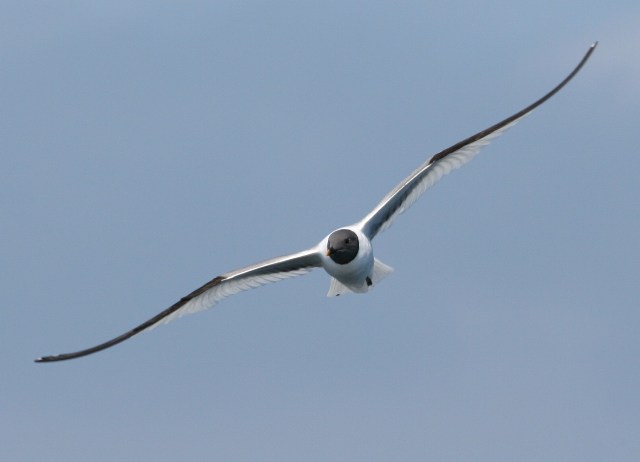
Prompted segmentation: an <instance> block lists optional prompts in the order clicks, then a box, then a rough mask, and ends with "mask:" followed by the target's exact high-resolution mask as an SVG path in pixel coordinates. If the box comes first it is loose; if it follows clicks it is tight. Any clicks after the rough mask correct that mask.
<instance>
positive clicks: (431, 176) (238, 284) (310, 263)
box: [36, 43, 596, 362]
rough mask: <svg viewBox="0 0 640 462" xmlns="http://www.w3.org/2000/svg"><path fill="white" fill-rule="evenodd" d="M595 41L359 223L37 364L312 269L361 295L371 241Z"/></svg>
mask: <svg viewBox="0 0 640 462" xmlns="http://www.w3.org/2000/svg"><path fill="white" fill-rule="evenodd" d="M595 47H596V44H595V43H594V44H593V45H592V46H591V48H589V50H588V51H587V53H586V54H585V55H584V57H583V58H582V60H581V61H580V63H579V64H578V65H577V66H576V67H575V69H574V70H573V71H572V72H571V73H570V74H569V75H568V76H567V77H566V78H565V79H564V80H563V81H562V82H560V84H558V85H557V86H556V87H555V88H554V89H552V90H551V91H550V92H549V93H547V94H546V95H544V96H543V97H542V98H540V99H538V100H537V101H535V102H534V103H532V104H530V105H529V106H527V107H526V108H524V109H522V110H521V111H519V112H517V113H515V114H513V115H512V116H510V117H507V118H506V119H504V120H502V121H501V122H498V123H497V124H494V125H492V126H491V127H489V128H487V129H485V130H482V131H480V132H478V133H476V134H475V135H472V136H470V137H468V138H466V139H464V140H462V141H460V142H458V143H456V144H454V145H453V146H451V147H449V148H447V149H444V150H443V151H441V152H439V153H438V154H436V155H434V156H432V157H431V158H429V159H428V160H427V161H426V162H424V163H423V164H421V165H420V166H419V167H418V168H416V169H415V170H414V171H413V172H411V174H410V175H409V176H408V177H407V178H405V179H404V180H402V181H401V182H400V183H399V184H398V185H397V186H396V187H395V188H394V189H392V190H391V191H390V192H389V193H388V194H387V195H386V196H384V198H383V199H382V200H381V201H380V202H379V203H378V204H377V205H376V206H375V207H374V208H373V209H372V210H371V212H369V213H368V214H367V215H366V216H365V217H364V218H363V219H362V220H360V221H359V222H357V223H355V224H353V225H350V226H346V227H343V228H339V229H337V230H335V231H333V232H332V233H330V234H329V235H327V236H326V237H325V238H324V239H322V240H321V241H320V242H319V243H318V244H317V245H314V246H312V247H311V248H309V249H307V250H304V251H301V252H296V253H292V254H289V255H285V256H282V257H277V258H273V259H270V260H266V261H263V262H260V263H256V264H253V265H250V266H246V267H243V268H240V269H237V270H234V271H229V272H227V273H223V274H221V275H220V276H217V277H215V278H214V279H212V280H211V281H209V282H208V283H206V284H204V285H203V286H201V287H199V288H198V289H196V290H194V291H193V292H191V293H190V294H188V295H187V296H185V297H182V298H181V299H180V300H179V301H178V302H176V303H174V304H173V305H171V306H170V307H169V308H167V309H166V310H164V311H162V312H160V313H159V314H157V315H156V316H154V317H153V318H151V319H149V320H148V321H145V322H144V323H142V324H140V325H139V326H137V327H135V328H133V329H131V330H129V331H127V332H125V333H124V334H122V335H120V336H118V337H115V338H113V339H111V340H109V341H107V342H104V343H101V344H99V345H96V346H94V347H91V348H87V349H85V350H80V351H77V352H74V353H66V354H61V355H53V356H45V357H42V358H38V359H36V361H37V362H51V361H61V360H66V359H73V358H78V357H80V356H86V355H89V354H92V353H95V352H97V351H101V350H104V349H106V348H109V347H111V346H113V345H116V344H118V343H120V342H122V341H124V340H126V339H128V338H130V337H132V336H134V335H136V334H138V333H140V332H143V331H145V330H149V329H152V328H153V327H155V326H157V325H158V324H162V323H166V322H169V321H171V320H173V319H175V318H177V317H180V316H183V315H185V314H189V313H194V312H196V311H201V310H204V309H207V308H210V307H212V306H213V305H215V304H216V303H217V302H219V301H220V300H222V299H223V298H226V297H228V296H230V295H234V294H236V293H238V292H241V291H244V290H249V289H252V288H254V287H258V286H261V285H264V284H267V283H271V282H275V281H278V280H281V279H285V278H289V277H293V276H298V275H301V274H305V273H307V272H309V271H311V270H312V269H314V268H323V269H324V270H325V271H326V272H327V273H328V274H329V276H331V283H330V286H329V292H328V294H327V295H329V296H334V295H341V294H344V293H348V292H355V293H364V292H367V291H369V290H370V289H371V288H372V287H375V286H376V285H377V284H378V283H379V282H380V281H381V280H382V279H383V278H384V277H385V276H387V275H388V274H390V273H391V272H392V271H393V270H392V269H391V268H390V267H389V266H387V265H385V264H384V263H382V262H380V261H379V260H377V259H376V258H375V257H374V253H373V246H372V243H371V241H372V240H373V238H374V237H376V235H377V234H379V233H380V232H382V231H384V230H385V229H387V228H388V227H389V225H390V224H391V222H392V221H393V220H394V219H395V218H396V217H397V216H398V215H400V214H401V213H403V212H404V211H405V210H406V209H408V208H409V207H410V206H411V205H412V204H413V203H414V202H415V201H416V200H417V199H418V198H419V197H420V196H421V195H422V194H423V193H424V192H425V191H426V190H427V189H428V188H430V187H431V186H432V185H433V184H434V183H435V182H436V181H438V180H439V179H440V178H441V177H442V176H443V175H446V174H447V173H449V172H451V171H452V170H454V169H456V168H458V167H460V166H462V165H464V164H465V163H467V162H468V161H469V160H471V158H473V157H474V156H475V155H476V154H477V153H478V151H479V150H480V149H481V148H482V147H483V146H485V145H487V144H489V142H490V141H491V140H492V139H494V138H496V137H497V136H499V135H501V134H502V133H503V132H504V131H505V130H507V129H508V128H509V127H511V126H513V125H514V124H515V123H516V122H517V121H519V120H520V119H522V118H523V117H525V116H526V115H527V114H529V113H530V112H531V111H533V110H534V109H535V108H537V107H538V106H540V105H541V104H542V103H544V102H545V101H547V100H548V99H549V98H551V97H552V96H553V95H554V94H556V93H557V92H558V91H559V90H560V89H561V88H562V87H564V85H565V84H566V83H567V82H569V80H571V79H572V78H573V77H574V76H575V74H577V72H578V71H579V70H580V69H581V68H582V66H583V65H584V63H585V62H586V61H587V60H588V59H589V57H590V56H591V53H592V52H593V50H594V49H595Z"/></svg>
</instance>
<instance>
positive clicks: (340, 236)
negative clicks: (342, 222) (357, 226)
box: [326, 229, 359, 265]
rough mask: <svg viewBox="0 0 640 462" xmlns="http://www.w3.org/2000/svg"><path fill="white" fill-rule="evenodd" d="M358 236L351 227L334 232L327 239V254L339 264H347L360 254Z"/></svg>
mask: <svg viewBox="0 0 640 462" xmlns="http://www.w3.org/2000/svg"><path fill="white" fill-rule="evenodd" d="M358 248H359V244H358V236H357V235H356V233H354V232H353V231H351V230H350V229H339V230H337V231H334V232H332V233H331V234H330V235H329V238H328V239H327V254H326V255H327V256H328V257H330V258H331V259H332V260H333V261H334V262H336V263H337V264H339V265H345V264H347V263H349V262H350V261H352V260H353V259H354V258H356V255H358Z"/></svg>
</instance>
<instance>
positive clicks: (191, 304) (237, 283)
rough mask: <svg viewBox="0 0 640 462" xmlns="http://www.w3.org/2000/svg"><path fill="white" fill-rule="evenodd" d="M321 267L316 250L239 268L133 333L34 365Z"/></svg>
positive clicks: (102, 347)
mask: <svg viewBox="0 0 640 462" xmlns="http://www.w3.org/2000/svg"><path fill="white" fill-rule="evenodd" d="M318 266H321V258H320V256H319V255H318V252H317V251H316V249H309V250H305V251H303V252H298V253H294V254H291V255H287V256H283V257H277V258H273V259H271V260H266V261H263V262H261V263H257V264H255V265H251V266H247V267H244V268H240V269H238V270H235V271H231V272H228V273H225V274H222V275H220V276H217V277H215V278H213V279H212V280H211V281H209V282H207V283H206V284H204V285H203V286H201V287H199V288H197V289H196V290H194V291H193V292H191V293H190V294H189V295H186V296H184V297H182V298H181V299H180V300H179V301H177V302H176V303H174V304H173V305H171V306H170V307H169V308H167V309H166V310H164V311H162V312H160V313H158V314H157V315H156V316H154V317H153V318H151V319H149V320H147V321H145V322H143V323H142V324H140V325H138V326H136V327H134V328H133V329H131V330H129V331H127V332H125V333H124V334H122V335H119V336H118V337H115V338H113V339H111V340H108V341H106V342H104V343H101V344H99V345H96V346H94V347H91V348H87V349H85V350H80V351H75V352H73V353H64V354H59V355H51V356H43V357H41V358H37V359H36V360H35V361H36V362H38V363H47V362H54V361H64V360H67V359H74V358H80V357H81V356H87V355H90V354H93V353H97V352H98V351H102V350H105V349H107V348H110V347H112V346H114V345H117V344H118V343H121V342H124V341H125V340H127V339H129V338H131V337H133V336H134V335H137V334H139V333H140V332H143V331H145V330H149V329H153V328H154V327H155V326H157V325H158V324H161V323H166V322H169V321H172V320H173V319H175V318H179V317H181V316H183V315H185V314H189V313H195V312H197V311H201V310H205V309H207V308H211V307H212V306H213V305H215V304H216V303H217V302H219V301H220V300H222V299H223V298H226V297H229V296H230V295H234V294H237V293H238V292H242V291H245V290H249V289H253V288H254V287H258V286H261V285H264V284H269V283H271V282H276V281H279V280H282V279H286V278H290V277H294V276H300V275H302V274H305V273H307V272H309V271H311V270H312V269H313V268H316V267H318Z"/></svg>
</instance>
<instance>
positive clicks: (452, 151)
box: [358, 42, 598, 239]
mask: <svg viewBox="0 0 640 462" xmlns="http://www.w3.org/2000/svg"><path fill="white" fill-rule="evenodd" d="M597 45H598V42H595V43H593V44H592V45H591V46H590V47H589V50H587V52H586V53H585V55H584V56H583V58H582V59H581V60H580V62H579V63H578V65H577V66H576V67H575V68H574V69H573V71H571V73H570V74H569V75H568V76H567V77H565V79H564V80H563V81H562V82H560V83H559V84H558V85H556V87H555V88H553V89H552V90H551V91H550V92H549V93H547V94H546V95H544V96H543V97H542V98H540V99H538V100H536V101H534V102H533V103H531V104H530V105H529V106H527V107H525V108H524V109H522V110H521V111H518V112H516V113H515V114H513V115H511V116H509V117H507V118H506V119H504V120H502V121H500V122H498V123H497V124H494V125H492V126H491V127H489V128H487V129H485V130H482V131H480V132H478V133H476V134H475V135H472V136H470V137H468V138H466V139H464V140H462V141H460V142H459V143H456V144H454V145H453V146H450V147H448V148H447V149H444V150H443V151H440V152H439V153H437V154H435V155H434V156H433V157H431V158H430V159H429V160H427V161H426V162H425V163H423V164H422V165H420V166H419V167H418V168H417V169H415V170H414V171H413V172H411V174H410V175H409V176H408V177H406V178H405V179H404V180H402V181H401V182H400V183H399V184H398V185H397V186H396V187H395V188H393V189H392V190H391V191H390V192H389V193H388V194H387V195H386V196H385V197H384V198H383V199H382V200H381V201H380V202H379V203H378V205H376V206H375V207H374V209H373V210H372V211H371V212H369V213H368V214H367V216H365V217H364V218H363V219H362V220H361V221H360V222H359V223H358V226H360V229H362V232H363V233H365V234H366V235H367V237H369V239H373V238H374V237H375V236H376V235H377V234H378V233H380V232H382V231H384V230H385V229H387V228H388V227H389V226H390V225H391V223H392V222H393V220H394V219H395V218H396V217H397V216H398V215H400V214H401V213H403V212H404V211H405V210H407V209H408V208H409V207H410V206H411V205H412V204H413V203H414V202H415V201H416V200H418V198H419V197H420V196H421V195H422V194H423V193H424V192H425V191H426V190H427V189H429V188H430V187H431V186H433V185H434V184H435V183H436V182H437V181H438V180H439V179H440V178H442V177H443V176H444V175H446V174H447V173H449V172H451V171H452V170H455V169H456V168H459V167H461V166H463V165H464V164H466V163H467V162H469V161H470V160H471V159H472V158H473V157H474V156H475V155H476V154H477V153H478V151H480V149H481V148H482V147H484V146H486V145H487V144H489V143H490V142H491V140H493V139H494V138H497V137H498V136H500V135H501V134H502V133H504V132H505V131H506V130H507V129H508V128H510V127H512V126H513V125H515V124H516V123H517V122H518V121H519V120H520V119H522V118H523V117H525V116H526V115H527V114H529V113H530V112H531V111H533V110H534V109H536V108H537V107H538V106H540V105H541V104H543V103H544V102H545V101H547V100H548V99H549V98H551V97H552V96H553V95H555V94H556V93H557V92H559V91H560V90H561V89H562V87H564V86H565V85H566V84H567V83H569V81H570V80H571V79H572V78H573V77H574V76H575V75H576V74H577V73H578V72H579V71H580V69H582V66H584V64H585V63H586V62H587V60H588V59H589V57H590V56H591V54H592V53H593V51H594V50H595V49H596V46H597Z"/></svg>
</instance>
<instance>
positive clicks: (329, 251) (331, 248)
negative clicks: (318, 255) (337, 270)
mask: <svg viewBox="0 0 640 462" xmlns="http://www.w3.org/2000/svg"><path fill="white" fill-rule="evenodd" d="M332 253H333V247H329V248H328V249H327V257H330V256H331V254H332Z"/></svg>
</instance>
